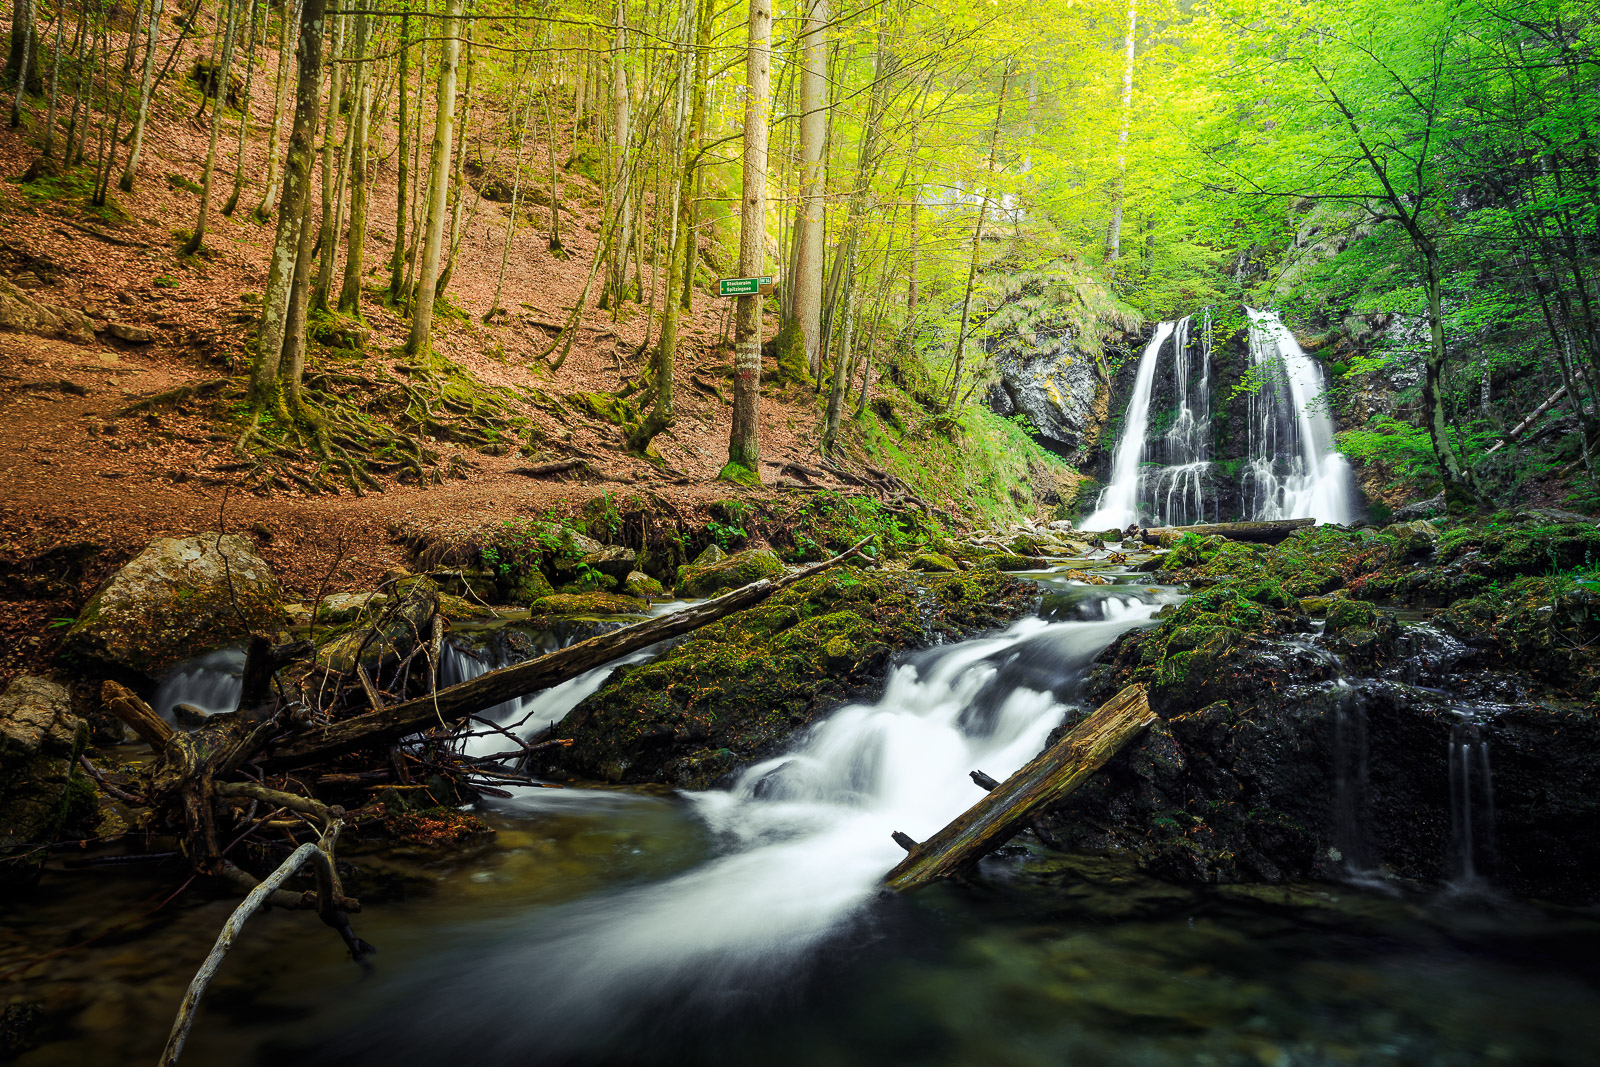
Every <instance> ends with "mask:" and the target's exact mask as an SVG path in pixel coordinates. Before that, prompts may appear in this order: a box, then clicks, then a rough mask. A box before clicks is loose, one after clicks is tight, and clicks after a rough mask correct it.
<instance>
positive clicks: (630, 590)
mask: <svg viewBox="0 0 1600 1067" xmlns="http://www.w3.org/2000/svg"><path fill="white" fill-rule="evenodd" d="M622 591H623V593H625V594H626V595H628V596H636V597H641V598H642V597H647V596H661V595H662V594H663V593H665V592H666V590H665V589H664V588H662V585H661V583H660V582H658V581H656V580H655V579H654V578H652V577H650V576H649V575H648V574H646V573H644V572H643V571H634V572H633V573H632V574H629V575H628V576H627V577H626V578H624V579H623V580H622Z"/></svg>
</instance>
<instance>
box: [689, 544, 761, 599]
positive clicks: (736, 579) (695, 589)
mask: <svg viewBox="0 0 1600 1067" xmlns="http://www.w3.org/2000/svg"><path fill="white" fill-rule="evenodd" d="M709 553H710V550H709V549H707V550H706V552H702V553H701V554H700V558H699V559H696V560H695V561H694V562H693V563H691V564H689V565H688V566H687V567H684V568H683V569H682V570H680V571H679V572H678V586H677V589H678V592H679V593H682V594H683V595H685V596H713V595H715V594H717V593H721V592H724V591H726V590H729V589H738V588H740V587H741V586H746V585H749V584H750V583H751V582H754V581H759V580H760V579H762V578H773V579H776V578H782V577H783V573H784V571H783V561H782V560H780V559H779V558H778V554H777V553H776V552H774V551H772V549H770V548H747V549H745V550H744V551H743V552H735V553H734V554H733V555H731V556H727V557H724V558H720V559H716V560H714V561H712V562H710V563H706V562H705V559H706V556H707V555H709ZM719 555H720V553H719Z"/></svg>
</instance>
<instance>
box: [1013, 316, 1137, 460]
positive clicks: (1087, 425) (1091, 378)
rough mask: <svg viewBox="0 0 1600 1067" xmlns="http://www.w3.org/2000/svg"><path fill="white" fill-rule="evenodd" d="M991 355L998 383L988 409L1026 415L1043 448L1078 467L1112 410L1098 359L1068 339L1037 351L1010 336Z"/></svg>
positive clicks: (1046, 343)
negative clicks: (1042, 440)
mask: <svg viewBox="0 0 1600 1067" xmlns="http://www.w3.org/2000/svg"><path fill="white" fill-rule="evenodd" d="M991 355H993V357H994V361H995V367H996V369H997V370H998V371H999V372H1000V380H999V381H997V382H996V383H995V384H994V385H992V386H990V388H989V406H990V408H991V409H993V410H994V411H995V412H997V413H998V414H1001V415H1016V414H1023V415H1026V416H1028V421H1029V422H1031V423H1032V424H1033V427H1034V429H1036V430H1038V431H1039V435H1040V436H1041V437H1042V438H1044V440H1045V443H1046V447H1048V448H1049V449H1050V450H1051V451H1053V452H1056V453H1057V454H1059V455H1060V456H1061V457H1062V458H1064V459H1066V460H1067V461H1068V462H1070V463H1082V462H1083V461H1084V460H1085V458H1087V456H1088V455H1089V453H1090V451H1091V450H1093V448H1094V447H1095V445H1096V444H1097V443H1098V442H1099V440H1100V434H1101V431H1102V430H1103V429H1104V428H1105V425H1106V417H1107V414H1108V413H1109V411H1110V408H1111V383H1110V380H1109V379H1108V377H1107V375H1106V372H1105V368H1104V366H1103V364H1102V363H1101V362H1100V360H1099V359H1098V358H1097V356H1096V355H1094V354H1091V353H1089V352H1085V351H1084V350H1083V348H1082V347H1081V346H1080V345H1079V344H1078V343H1077V341H1076V340H1075V339H1074V338H1072V337H1071V336H1060V337H1055V338H1050V339H1047V340H1045V341H1044V343H1043V344H1042V345H1041V346H1038V347H1036V346H1034V345H1030V344H1028V343H1027V341H1026V340H1025V339H1024V338H1022V337H1020V336H1013V337H1011V338H1007V339H1003V340H1001V341H999V342H997V343H996V344H995V345H994V347H993V348H992V349H991Z"/></svg>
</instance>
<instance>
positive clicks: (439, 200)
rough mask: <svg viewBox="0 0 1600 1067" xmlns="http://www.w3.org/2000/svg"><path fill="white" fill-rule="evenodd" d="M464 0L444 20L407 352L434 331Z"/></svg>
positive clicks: (421, 346) (419, 351)
mask: <svg viewBox="0 0 1600 1067" xmlns="http://www.w3.org/2000/svg"><path fill="white" fill-rule="evenodd" d="M461 3H462V0H448V7H447V8H446V10H445V22H444V50H443V52H444V54H443V56H442V57H441V59H440V72H439V97H438V105H437V107H438V110H437V113H436V115H435V118H434V126H433V156H432V159H431V161H430V171H429V174H428V221H427V226H426V232H425V234H424V236H423V245H422V267H421V271H422V273H421V274H420V276H419V277H418V279H417V295H416V306H415V307H414V308H412V312H411V336H410V337H409V338H407V340H406V351H407V352H408V353H410V354H411V355H413V356H418V357H423V356H426V355H427V354H428V352H429V348H430V345H431V344H432V333H433V299H434V285H435V283H436V282H437V281H438V280H439V252H440V249H441V247H442V246H443V244H444V217H445V212H446V210H447V204H446V198H447V197H448V196H449V193H450V144H451V139H452V137H453V135H454V133H455V113H456V63H457V60H458V58H459V56H460V54H461V44H460V41H459V40H458V38H457V34H458V33H459V31H460V16H461Z"/></svg>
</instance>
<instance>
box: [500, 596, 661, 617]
mask: <svg viewBox="0 0 1600 1067" xmlns="http://www.w3.org/2000/svg"><path fill="white" fill-rule="evenodd" d="M649 607H650V605H649V604H648V603H647V602H645V601H644V600H642V599H640V598H638V597H631V596H621V595H618V594H616V593H556V594H555V595H553V596H546V597H540V598H539V599H538V600H535V601H534V602H533V603H531V604H529V605H528V610H529V611H530V612H532V613H533V614H534V615H639V614H642V613H643V612H645V611H647V610H648V609H649Z"/></svg>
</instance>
